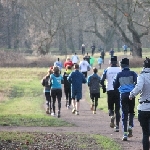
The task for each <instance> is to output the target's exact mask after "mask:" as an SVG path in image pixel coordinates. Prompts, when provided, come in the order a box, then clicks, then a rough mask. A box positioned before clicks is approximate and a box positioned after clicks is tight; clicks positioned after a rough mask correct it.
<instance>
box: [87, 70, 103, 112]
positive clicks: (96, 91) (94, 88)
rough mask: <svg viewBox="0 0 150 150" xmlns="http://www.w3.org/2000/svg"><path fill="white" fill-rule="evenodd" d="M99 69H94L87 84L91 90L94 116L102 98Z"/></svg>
mask: <svg viewBox="0 0 150 150" xmlns="http://www.w3.org/2000/svg"><path fill="white" fill-rule="evenodd" d="M97 72H98V70H97V68H95V67H94V68H93V74H92V75H90V76H88V79H87V83H88V86H89V90H90V98H91V100H92V106H91V110H92V111H93V114H96V108H97V106H98V98H100V81H101V78H100V77H99V76H98V75H97Z"/></svg>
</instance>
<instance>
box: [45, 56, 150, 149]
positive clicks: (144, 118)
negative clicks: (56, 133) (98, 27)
mask: <svg viewBox="0 0 150 150" xmlns="http://www.w3.org/2000/svg"><path fill="white" fill-rule="evenodd" d="M75 56H76V57H74V56H73V57H72V58H67V59H66V61H65V63H64V64H63V65H61V67H60V66H59V65H58V63H56V62H55V63H54V66H53V67H50V68H49V69H48V73H47V75H46V76H45V77H44V78H43V79H42V85H43V86H44V92H45V97H46V105H47V109H46V113H50V114H51V115H52V116H55V115H56V111H55V103H56V98H57V101H58V114H57V116H58V118H59V117H60V111H61V98H62V85H61V84H64V93H65V96H66V97H65V98H66V104H65V106H66V108H67V109H70V108H71V105H72V113H73V114H76V115H79V106H80V100H81V99H82V84H85V83H87V85H88V87H89V91H90V98H91V102H92V104H91V110H92V112H93V114H96V108H97V106H98V99H99V98H100V87H102V90H103V93H105V92H106V93H107V103H108V110H109V116H110V127H111V128H114V131H115V132H119V123H120V119H121V120H122V130H123V138H122V140H123V141H127V139H128V137H132V136H133V134H132V129H133V127H134V116H135V112H134V108H135V96H136V95H138V94H139V93H141V95H140V99H139V105H138V120H139V122H140V125H141V127H142V131H143V140H142V142H143V149H144V150H148V149H149V119H150V88H148V87H149V84H150V59H149V58H146V60H145V61H144V63H143V71H142V72H141V74H140V75H137V74H136V73H135V72H134V71H131V70H130V68H129V59H128V58H123V59H122V60H121V61H120V63H119V65H118V60H117V56H113V57H111V58H110V61H109V64H110V66H109V67H108V68H106V69H105V70H104V72H103V74H102V76H101V77H100V76H99V75H98V69H97V68H96V67H91V66H90V64H89V63H88V59H86V57H83V60H82V61H80V62H78V61H79V58H78V56H77V55H76V54H75ZM58 61H59V59H58ZM62 66H64V67H65V71H64V73H63V74H62V72H61V68H62ZM73 69H74V70H73ZM91 69H92V72H93V73H92V74H91V75H89V76H87V72H88V71H89V70H91ZM120 110H121V111H120Z"/></svg>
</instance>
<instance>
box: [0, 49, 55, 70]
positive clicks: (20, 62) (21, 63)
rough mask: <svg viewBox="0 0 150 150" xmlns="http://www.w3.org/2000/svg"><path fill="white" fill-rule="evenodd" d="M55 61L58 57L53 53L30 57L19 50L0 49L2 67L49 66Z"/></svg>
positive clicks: (0, 64)
mask: <svg viewBox="0 0 150 150" xmlns="http://www.w3.org/2000/svg"><path fill="white" fill-rule="evenodd" d="M54 61H56V57H55V56H52V55H46V56H41V57H33V58H32V56H31V58H30V59H28V58H26V57H25V56H24V55H23V54H22V53H19V52H11V51H0V67H49V66H53V64H54Z"/></svg>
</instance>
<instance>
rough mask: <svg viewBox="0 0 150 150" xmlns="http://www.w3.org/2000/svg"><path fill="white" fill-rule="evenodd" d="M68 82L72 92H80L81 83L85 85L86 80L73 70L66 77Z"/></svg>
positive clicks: (77, 71)
mask: <svg viewBox="0 0 150 150" xmlns="http://www.w3.org/2000/svg"><path fill="white" fill-rule="evenodd" d="M67 79H68V81H69V82H70V83H71V88H72V90H75V91H79V92H81V91H82V83H86V79H85V77H84V75H83V74H82V73H81V72H79V70H75V71H74V72H72V73H71V74H69V76H68V78H67Z"/></svg>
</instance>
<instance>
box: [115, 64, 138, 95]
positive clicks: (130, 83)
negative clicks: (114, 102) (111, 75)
mask: <svg viewBox="0 0 150 150" xmlns="http://www.w3.org/2000/svg"><path fill="white" fill-rule="evenodd" d="M136 83H137V74H136V73H135V72H134V71H130V69H129V68H127V67H126V68H124V69H123V70H122V71H121V72H119V73H118V74H117V76H116V78H115V79H114V82H113V86H114V89H119V92H120V93H121V94H122V93H129V92H131V91H132V90H133V89H134V87H135V84H136Z"/></svg>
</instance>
